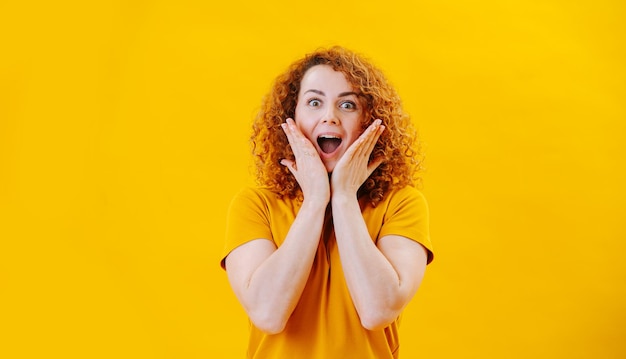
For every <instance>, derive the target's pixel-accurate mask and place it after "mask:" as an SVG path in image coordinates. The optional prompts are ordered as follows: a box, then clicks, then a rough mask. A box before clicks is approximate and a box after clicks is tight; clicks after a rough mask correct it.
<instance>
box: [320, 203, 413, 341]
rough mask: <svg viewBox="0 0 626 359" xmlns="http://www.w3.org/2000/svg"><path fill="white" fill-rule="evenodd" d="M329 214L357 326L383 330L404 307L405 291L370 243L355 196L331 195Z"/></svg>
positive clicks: (407, 296) (406, 291) (393, 270)
mask: <svg viewBox="0 0 626 359" xmlns="http://www.w3.org/2000/svg"><path fill="white" fill-rule="evenodd" d="M332 211H333V221H334V229H335V236H336V238H337V245H338V249H339V254H340V258H341V265H342V268H343V272H344V276H345V279H346V283H347V286H348V290H349V291H350V295H351V297H352V301H353V303H354V306H355V308H356V310H357V312H358V313H359V316H360V318H361V323H362V324H363V326H364V327H366V328H367V329H376V328H380V327H384V326H386V325H388V324H389V323H391V322H392V321H393V320H395V319H396V318H397V316H398V315H399V314H400V312H401V311H402V309H403V308H404V306H405V305H406V302H407V301H408V299H409V298H410V295H409V293H408V290H409V289H408V288H406V287H405V286H403V282H402V280H401V278H400V276H399V274H398V272H397V271H396V270H395V269H394V267H393V265H392V264H391V263H390V261H389V260H388V259H387V258H386V257H385V256H384V255H383V253H382V252H381V251H380V250H379V249H378V248H377V246H376V244H375V243H374V241H372V239H371V237H370V235H369V232H368V230H367V226H366V225H365V221H364V220H363V216H362V214H361V210H360V207H359V203H358V201H357V199H356V196H341V195H337V196H335V195H333V198H332Z"/></svg>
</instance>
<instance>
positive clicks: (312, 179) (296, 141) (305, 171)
mask: <svg viewBox="0 0 626 359" xmlns="http://www.w3.org/2000/svg"><path fill="white" fill-rule="evenodd" d="M281 127H282V128H283V131H285V135H287V140H288V141H289V145H290V146H291V150H292V151H293V154H294V156H295V162H294V161H292V160H289V159H286V158H284V159H282V160H281V161H280V164H282V165H283V166H286V167H287V168H288V169H289V171H290V172H291V173H292V174H293V175H294V177H295V178H296V181H298V184H299V185H300V188H301V189H302V194H303V195H304V199H305V200H323V201H324V203H328V202H329V201H330V183H329V180H328V172H327V171H326V167H325V166H324V163H323V162H322V159H321V158H320V156H319V154H318V153H317V149H316V148H315V146H313V144H312V143H311V141H309V139H307V138H306V137H305V136H304V135H303V134H302V132H300V130H299V129H298V127H297V126H296V124H295V122H294V120H293V119H291V118H288V119H287V120H286V121H285V123H283V124H281Z"/></svg>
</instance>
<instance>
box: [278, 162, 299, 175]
mask: <svg viewBox="0 0 626 359" xmlns="http://www.w3.org/2000/svg"><path fill="white" fill-rule="evenodd" d="M280 164H281V165H283V166H285V167H287V169H288V170H289V172H291V173H292V174H293V175H294V176H295V175H296V171H297V168H296V163H295V162H294V161H292V160H288V159H286V158H283V159H282V160H280Z"/></svg>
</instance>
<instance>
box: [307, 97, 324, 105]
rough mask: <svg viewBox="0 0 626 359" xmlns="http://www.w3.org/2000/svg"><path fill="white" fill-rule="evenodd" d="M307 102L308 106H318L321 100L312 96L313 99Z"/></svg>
mask: <svg viewBox="0 0 626 359" xmlns="http://www.w3.org/2000/svg"><path fill="white" fill-rule="evenodd" d="M308 104H309V106H312V107H318V106H320V105H321V104H322V101H320V100H318V99H316V98H314V99H311V100H309V102H308Z"/></svg>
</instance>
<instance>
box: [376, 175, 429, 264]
mask: <svg viewBox="0 0 626 359" xmlns="http://www.w3.org/2000/svg"><path fill="white" fill-rule="evenodd" d="M391 196H392V197H391V198H390V199H389V204H388V207H387V211H386V213H385V216H384V220H383V226H382V228H381V231H380V237H383V236H385V235H399V236H403V237H406V238H409V239H412V240H414V241H416V242H418V243H420V244H421V245H422V246H424V248H426V250H427V251H428V263H430V262H432V260H433V258H434V252H433V246H432V243H431V240H430V229H429V212H428V204H427V202H426V198H425V197H424V195H423V194H422V193H421V192H420V191H419V190H417V189H416V188H414V187H405V188H403V189H401V190H399V191H397V192H394V193H393V194H392V195H391Z"/></svg>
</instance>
